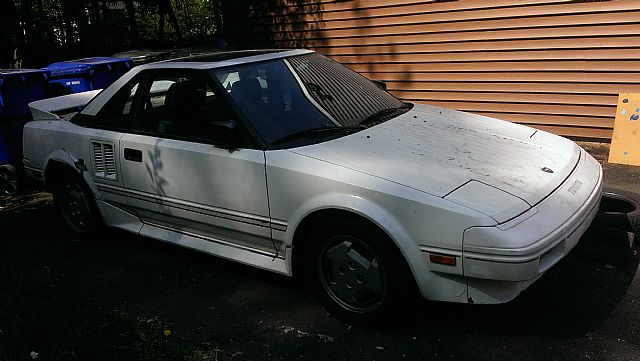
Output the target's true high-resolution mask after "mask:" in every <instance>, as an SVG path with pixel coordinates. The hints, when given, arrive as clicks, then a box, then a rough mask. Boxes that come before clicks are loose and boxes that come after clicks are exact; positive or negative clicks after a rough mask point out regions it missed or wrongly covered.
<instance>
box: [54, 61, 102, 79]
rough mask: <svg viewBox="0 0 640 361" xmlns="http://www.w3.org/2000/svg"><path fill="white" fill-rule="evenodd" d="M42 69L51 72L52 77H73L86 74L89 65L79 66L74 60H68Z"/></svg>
mask: <svg viewBox="0 0 640 361" xmlns="http://www.w3.org/2000/svg"><path fill="white" fill-rule="evenodd" d="M43 69H46V70H49V71H51V75H52V76H58V75H73V74H84V73H88V72H89V71H90V70H91V65H89V64H79V63H76V61H75V60H69V61H60V62H57V63H52V64H49V65H47V66H46V67H44V68H43Z"/></svg>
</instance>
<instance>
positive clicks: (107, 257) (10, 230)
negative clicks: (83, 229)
mask: <svg viewBox="0 0 640 361" xmlns="http://www.w3.org/2000/svg"><path fill="white" fill-rule="evenodd" d="M589 144H591V145H592V146H593V148H594V149H590V151H591V152H593V153H594V154H596V156H597V154H599V153H598V152H603V150H602V149H600V148H599V147H600V145H598V144H597V143H593V144H592V143H588V144H587V143H584V144H583V146H585V147H586V148H588V149H589V147H590V145H589ZM600 159H601V160H602V156H600ZM605 163H606V162H605ZM620 167H622V168H620ZM610 169H613V170H610ZM605 172H606V173H605V181H606V182H607V184H608V185H613V186H615V187H618V188H626V189H631V190H634V187H637V186H638V182H637V181H635V179H638V178H634V177H637V176H638V175H639V174H640V172H639V171H638V169H637V168H634V167H624V166H616V165H607V164H605ZM625 172H626V173H625ZM636 191H640V190H636ZM3 207H4V208H3V209H2V210H0V232H1V233H0V361H9V360H33V359H37V360H404V359H406V360H516V359H517V360H522V361H524V360H591V359H593V360H640V312H639V310H638V306H639V305H640V273H639V272H638V261H639V257H638V255H637V254H636V255H635V256H633V257H632V260H631V263H630V264H629V265H627V266H626V267H621V266H618V265H613V264H608V263H607V262H600V261H598V260H597V259H596V260H594V259H592V258H585V257H582V256H581V254H579V253H578V252H572V253H571V254H570V255H569V256H568V257H567V258H565V259H564V260H563V261H561V262H560V263H559V264H558V265H556V266H555V267H554V268H552V270H550V271H549V272H548V273H547V274H545V275H544V276H543V277H542V278H541V279H540V280H539V281H537V282H536V283H534V284H533V285H532V286H531V287H530V288H529V289H527V290H526V291H525V292H524V293H523V294H522V295H520V296H519V297H518V298H517V299H516V300H514V301H513V302H510V303H507V304H504V305H492V306H487V305H456V304H444V303H432V302H426V301H425V302H421V303H420V304H419V305H417V306H416V307H415V308H414V310H413V311H412V312H411V313H410V314H408V315H407V317H406V318H405V319H401V320H398V321H397V322H396V323H395V324H394V325H380V326H378V327H372V328H368V329H362V328H359V327H356V326H352V325H348V324H345V323H343V322H341V321H339V320H337V319H335V318H334V317H332V316H331V315H329V314H328V313H327V312H326V311H325V310H324V309H323V308H322V307H321V306H320V305H319V304H318V302H317V301H316V300H315V299H314V298H313V297H311V296H310V295H309V294H308V292H306V291H305V290H304V289H303V288H302V287H301V286H300V285H299V284H298V283H296V282H294V281H292V280H291V279H289V278H287V277H284V276H279V275H275V274H272V273H269V272H266V271H261V270H258V269H254V268H251V267H247V266H242V265H239V264H236V263H233V262H229V261H225V260H222V259H220V258H217V257H213V256H208V255H204V254H201V253H198V252H195V251H192V250H187V249H182V248H179V247H176V246H174V245H170V244H165V243H162V242H158V241H154V240H150V239H146V238H142V237H138V236H135V235H132V234H129V233H126V232H121V231H117V230H106V231H105V232H104V233H103V234H102V235H100V236H99V237H97V238H96V239H93V240H89V241H82V242H80V241H77V240H75V239H73V237H69V236H68V235H67V233H66V232H65V231H64V228H63V227H62V225H61V220H60V219H59V217H58V216H57V214H56V212H55V211H54V209H53V207H52V205H51V199H50V197H49V196H47V195H46V194H42V193H40V194H31V195H25V196H22V198H20V199H13V200H6V199H5V200H4V203H3Z"/></svg>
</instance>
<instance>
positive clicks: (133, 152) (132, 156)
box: [124, 148, 142, 162]
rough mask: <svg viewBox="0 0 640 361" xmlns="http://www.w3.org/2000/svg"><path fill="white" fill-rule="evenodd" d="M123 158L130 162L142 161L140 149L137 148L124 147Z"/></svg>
mask: <svg viewBox="0 0 640 361" xmlns="http://www.w3.org/2000/svg"><path fill="white" fill-rule="evenodd" d="M124 159H126V160H130V161H132V162H142V151H141V150H139V149H131V148H124Z"/></svg>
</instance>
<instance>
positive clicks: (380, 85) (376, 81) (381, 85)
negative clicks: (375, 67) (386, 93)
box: [372, 80, 387, 90]
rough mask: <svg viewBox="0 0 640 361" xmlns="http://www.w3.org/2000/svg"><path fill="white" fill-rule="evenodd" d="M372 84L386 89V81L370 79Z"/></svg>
mask: <svg viewBox="0 0 640 361" xmlns="http://www.w3.org/2000/svg"><path fill="white" fill-rule="evenodd" d="M372 82H373V84H375V85H377V86H378V88H380V89H382V90H387V83H385V82H384V81H382V80H372Z"/></svg>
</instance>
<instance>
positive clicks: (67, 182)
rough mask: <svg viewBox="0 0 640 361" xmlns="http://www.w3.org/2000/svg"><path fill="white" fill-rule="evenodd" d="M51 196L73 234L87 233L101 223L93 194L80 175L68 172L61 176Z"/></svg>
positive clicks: (91, 231) (83, 234) (81, 234)
mask: <svg viewBox="0 0 640 361" xmlns="http://www.w3.org/2000/svg"><path fill="white" fill-rule="evenodd" d="M53 197H54V202H55V204H56V206H57V208H58V210H59V211H60V214H61V215H62V218H63V220H64V221H65V224H66V225H67V228H68V229H69V230H70V231H71V232H72V233H74V234H75V235H78V236H86V235H89V234H91V233H93V232H94V231H95V230H96V229H97V228H98V227H99V226H100V225H101V223H102V222H101V219H100V215H99V213H98V208H97V207H96V205H95V201H94V199H93V194H92V193H91V191H90V190H89V188H88V187H87V186H86V185H85V183H84V181H82V180H81V179H80V177H78V176H76V175H70V174H68V175H64V176H63V177H61V179H59V180H58V181H57V182H56V187H55V189H54V193H53Z"/></svg>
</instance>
